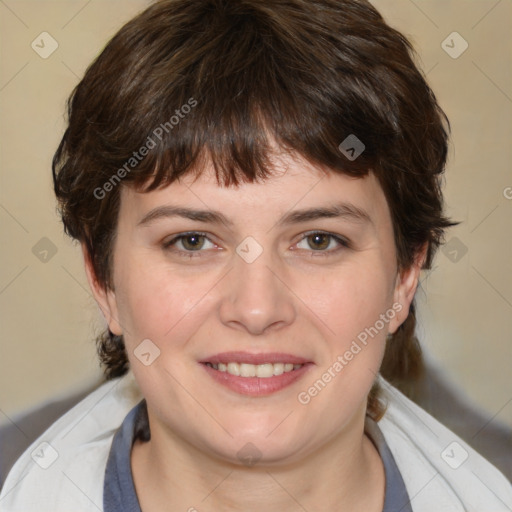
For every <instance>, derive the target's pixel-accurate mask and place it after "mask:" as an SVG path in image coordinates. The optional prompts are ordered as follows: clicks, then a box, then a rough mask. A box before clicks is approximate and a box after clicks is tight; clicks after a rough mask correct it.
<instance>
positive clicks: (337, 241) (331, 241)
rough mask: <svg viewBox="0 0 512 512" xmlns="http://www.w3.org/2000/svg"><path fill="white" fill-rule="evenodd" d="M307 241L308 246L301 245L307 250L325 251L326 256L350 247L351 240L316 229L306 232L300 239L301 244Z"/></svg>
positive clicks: (320, 252) (321, 252)
mask: <svg viewBox="0 0 512 512" xmlns="http://www.w3.org/2000/svg"><path fill="white" fill-rule="evenodd" d="M304 241H306V245H307V247H305V246H303V247H300V246H298V247H299V249H303V250H306V251H313V252H317V253H319V254H323V253H325V256H328V255H330V254H334V253H337V252H338V251H340V250H342V249H343V248H349V247H350V245H349V242H348V241H347V240H345V239H344V238H341V237H339V236H336V235H333V234H331V233H324V232H321V231H314V232H310V233H306V234H305V235H304V237H303V238H302V239H301V240H300V241H299V244H301V243H303V242H304Z"/></svg>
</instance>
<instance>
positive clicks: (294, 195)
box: [120, 155, 389, 224]
mask: <svg viewBox="0 0 512 512" xmlns="http://www.w3.org/2000/svg"><path fill="white" fill-rule="evenodd" d="M271 171H272V175H271V176H270V177H268V178H266V179H264V180H261V181H258V182H253V183H239V184H238V185H236V186H235V185H231V186H229V187H226V186H223V185H221V184H219V182H218V181H217V179H216V176H215V172H214V170H213V167H212V166H205V168H204V170H203V171H202V172H201V173H198V174H197V175H193V174H192V173H191V174H188V175H186V176H184V177H181V178H180V179H179V180H177V181H175V182H173V183H171V184H170V185H167V186H165V187H163V188H160V189H157V190H154V191H151V192H137V191H135V190H134V189H133V188H132V187H126V186H123V187H122V190H121V209H120V221H122V222H126V221H127V222H129V223H132V224H139V223H140V222H141V221H147V220H148V219H147V217H148V214H149V215H151V213H152V211H153V210H155V208H158V207H161V206H166V205H167V206H172V207H190V208H194V209H196V210H201V211H207V210H214V211H215V212H218V213H220V214H221V215H220V217H222V221H224V220H225V221H227V222H223V223H229V224H236V223H243V222H244V219H247V218H251V217H254V216H255V215H257V217H258V218H259V219H261V220H262V221H263V219H266V218H268V219H272V220H273V221H274V222H276V221H277V220H278V219H277V218H276V217H275V216H276V215H278V214H279V216H282V214H283V213H285V212H293V211H295V210H302V209H305V208H312V207H319V206H332V205H340V204H341V205H346V206H347V207H348V209H347V211H348V210H352V211H353V212H355V213H356V215H353V216H352V217H353V218H354V219H355V217H356V216H357V215H358V214H360V217H361V218H362V217H365V216H367V217H368V218H369V220H370V221H371V222H373V223H377V222H379V220H386V218H388V219H389V210H388V206H387V202H386V199H385V196H384V193H383V191H382V188H381V186H380V184H379V182H378V180H377V179H376V177H375V175H374V174H373V173H372V172H369V173H368V174H367V175H366V176H365V177H360V178H359V177H358V178H355V177H351V176H348V175H346V174H343V173H341V172H339V171H334V170H329V169H324V168H320V167H318V166H315V165H313V164H311V163H310V162H308V161H306V160H304V159H302V158H300V157H297V156H295V155H281V156H280V157H279V158H275V159H274V161H273V166H272V169H271ZM253 220H254V219H253ZM361 220H362V219H361Z"/></svg>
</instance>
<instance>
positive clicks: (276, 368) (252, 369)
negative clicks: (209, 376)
mask: <svg viewBox="0 0 512 512" xmlns="http://www.w3.org/2000/svg"><path fill="white" fill-rule="evenodd" d="M204 364H205V365H206V366H209V367H210V368H213V369H214V370H217V371H219V372H224V373H229V374H230V375H235V376H236V377H260V378H263V379H265V378H270V377H277V376H279V375H282V374H283V373H289V372H293V371H295V370H299V369H300V368H302V367H303V366H304V365H303V364H292V363H264V364H249V363H236V362H229V363H218V364H215V363H204Z"/></svg>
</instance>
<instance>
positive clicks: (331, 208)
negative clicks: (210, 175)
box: [138, 202, 373, 227]
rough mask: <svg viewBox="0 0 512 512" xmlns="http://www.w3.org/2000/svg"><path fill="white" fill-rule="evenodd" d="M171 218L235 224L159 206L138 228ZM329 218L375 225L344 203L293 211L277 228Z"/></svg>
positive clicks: (216, 215)
mask: <svg viewBox="0 0 512 512" xmlns="http://www.w3.org/2000/svg"><path fill="white" fill-rule="evenodd" d="M171 217H182V218H184V219H189V220H193V221H197V222H206V223H211V224H224V225H225V226H227V227H231V226H233V222H232V221H231V220H229V219H228V218H227V217H226V216H225V215H224V214H223V213H221V212H219V211H216V210H196V209H193V208H187V207H183V206H172V205H164V206H158V207H156V208H154V209H152V210H150V211H149V212H148V213H146V214H145V215H144V217H143V218H142V219H141V220H140V221H139V223H138V226H145V225H148V224H150V223H152V222H153V221H155V220H158V219H163V218H171ZM328 218H330V219H332V218H338V219H346V220H348V221H349V222H354V223H357V224H364V223H369V224H373V220H372V218H371V217H370V215H369V214H368V212H366V211H365V210H363V209H361V208H359V207H357V206H355V205H353V204H351V203H345V202H343V203H336V204H333V205H326V206H322V207H316V208H306V209H303V210H293V211H291V212H288V213H286V214H285V215H283V217H281V219H279V221H278V222H277V223H276V226H285V225H290V224H298V223H301V222H307V221H311V220H318V219H328Z"/></svg>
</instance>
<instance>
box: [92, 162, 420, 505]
mask: <svg viewBox="0 0 512 512" xmlns="http://www.w3.org/2000/svg"><path fill="white" fill-rule="evenodd" d="M274 162H275V165H274V168H273V170H274V174H273V176H272V177H271V178H269V179H267V180H266V181H264V182H261V183H252V184H242V185H240V186H239V187H229V188H228V187H221V186H219V185H218V184H217V182H216V180H215V178H214V175H213V174H212V172H211V169H209V170H208V169H206V170H205V172H203V173H202V174H201V175H200V176H199V178H198V179H197V180H194V179H193V177H191V176H186V177H185V178H184V179H182V180H181V181H179V182H174V183H173V184H171V185H170V186H167V187H166V188H164V189H160V190H157V191H152V192H149V193H138V192H135V191H134V190H133V189H131V188H128V187H123V190H122V193H121V208H120V215H119V222H118V231H117V238H116V240H115V246H114V258H113V262H114V272H113V282H114V290H105V289H103V288H102V287H101V286H100V285H99V284H98V282H97V281H96V280H95V278H94V273H93V271H92V268H91V265H90V263H89V260H88V257H87V254H86V253H85V251H84V256H85V263H86V270H87V276H88V279H89V282H90V285H91V288H92V290H93V292H94V294H95V297H96V299H97V301H98V304H99V305H100V307H101V309H102V312H103V314H104V316H105V318H106V320H107V322H108V325H109V327H110V329H111V330H112V331H113V332H114V333H116V334H123V335H124V339H125V343H126V347H127V351H128V355H129V359H130V363H131V367H132V370H133V372H134V374H135V377H136V380H137V382H138V384H139V386H140V388H141V390H142V393H143V394H144V396H145V397H146V400H147V404H148V414H149V420H150V428H151V441H149V442H148V443H139V442H137V443H136V444H135V445H134V448H133V451H132V471H133V475H134V481H135V485H136V490H137V494H138V496H139V501H140V503H141V506H142V509H143V510H144V511H145V512H147V511H152V510H164V509H165V510H174V509H181V510H188V509H190V508H191V507H196V509H197V510H201V511H207V510H212V511H213V510H262V509H263V510H266V511H274V510H275V511H278V510H279V511H283V510H299V509H300V506H303V507H304V508H305V509H306V510H308V511H313V510H325V509H326V508H327V507H331V509H333V510H338V509H340V503H343V504H344V508H343V510H367V511H369V512H371V511H374V510H375V511H381V510H382V505H383V498H384V472H383V467H382V463H381V460H380V457H379V456H378V453H377V452H376V450H375V448H374V446H373V444H372V443H371V441H369V439H368V438H367V437H366V436H365V435H364V432H363V428H364V417H365V410H366V399H367V395H368V392H369V390H370V388H371V386H372V383H373V381H374V379H375V376H376V374H377V373H378V369H379V366H380V363H381V361H382V357H383V353H384V348H385V343H386V335H387V334H388V332H389V333H392V332H394V331H395V330H396V329H397V328H398V327H399V325H400V324H401V323H402V322H403V321H404V320H405V318H406V317H407V314H408V309H409V305H410V303H411V301H412V299H413V297H414V292H415V290H416V286H417V282H418V277H419V272H420V268H421V262H422V255H423V254H424V253H422V255H419V256H418V260H417V263H416V264H415V265H414V266H412V267H411V268H410V269H407V270H406V271H403V272H400V273H398V272H397V264H396V252H395V247H394V239H393V227H392V223H391V217H390V212H389V209H388V206H387V203H386V200H385V196H384V194H383V192H382V189H381V188H380V185H379V184H378V181H377V180H376V178H375V177H374V175H373V174H372V173H370V174H369V175H368V176H367V177H365V178H362V179H361V178H358V179H354V178H350V177H348V176H345V175H340V174H334V173H332V172H329V171H326V170H321V169H319V168H316V167H314V166H312V165H311V164H310V163H308V162H306V161H304V160H302V159H300V158H298V157H293V156H291V155H289V154H284V153H282V154H280V155H278V156H276V157H275V160H274ZM339 202H346V203H351V204H352V205H354V206H356V207H358V208H360V209H362V210H365V211H366V212H367V214H368V215H369V217H370V221H369V222H362V221H361V220H359V219H354V218H351V217H343V218H320V219H316V220H309V221H306V222H300V223H294V224H290V225H283V226H280V225H278V220H279V219H280V218H281V217H282V216H283V215H285V214H287V213H289V212H290V211H294V210H298V209H305V208H312V207H325V206H328V205H331V204H334V203H339ZM170 204H172V205H177V206H185V207H189V208H195V209H201V210H217V211H220V212H221V213H223V214H224V215H225V216H226V217H227V218H228V219H229V220H230V221H232V223H233V225H232V226H226V225H224V224H213V223H206V222H198V221H193V220H189V219H184V218H180V217H172V218H158V219H154V220H153V221H151V222H149V223H147V224H144V225H139V222H140V221H141V219H142V218H143V217H144V216H145V215H146V214H147V213H148V212H149V211H150V210H152V209H154V208H156V207H159V206H162V205H170ZM187 231H199V232H205V233H206V234H207V239H200V240H199V243H198V240H197V239H195V240H192V242H194V241H195V244H196V245H195V246H194V245H191V240H190V238H189V239H188V242H189V243H188V244H187V243H186V242H187V241H186V240H182V241H181V242H177V243H176V244H175V245H171V246H169V247H167V248H164V247H163V245H164V243H165V242H167V241H169V240H171V239H173V238H174V236H176V235H178V234H181V233H183V232H187ZM317 231H321V232H327V233H332V234H334V235H337V236H340V237H344V238H345V239H348V241H349V247H348V248H346V247H343V246H341V245H340V244H339V243H337V242H336V240H335V239H332V238H329V237H326V238H323V239H322V238H321V239H315V237H313V236H309V237H305V235H306V234H311V232H317ZM249 236H250V237H252V238H254V239H255V240H256V241H257V243H258V244H259V246H260V247H261V248H262V249H263V252H262V253H261V254H260V255H259V256H258V257H257V258H256V259H255V260H254V261H253V262H252V263H247V262H246V261H245V260H244V259H243V258H242V257H240V256H239V255H238V254H237V252H236V249H237V246H239V244H240V243H241V242H242V241H244V239H245V238H246V237H249ZM183 244H185V245H183ZM201 244H202V245H201ZM197 246H198V247H199V249H200V250H199V252H198V249H196V250H195V252H193V250H194V247H197ZM191 247H192V249H191ZM186 249H189V251H188V253H187V254H184V255H181V256H180V255H179V254H178V251H179V250H181V251H182V252H184V251H186ZM190 254H193V257H191V256H190ZM198 254H200V256H197V255H198ZM393 304H395V309H396V305H397V304H399V305H400V306H401V310H400V311H399V312H395V315H394V316H393V318H392V319H390V320H389V321H388V322H386V323H385V326H384V328H382V329H381V330H380V331H379V333H378V335H376V336H374V337H373V338H370V340H369V342H368V344H367V345H366V346H364V347H363V348H362V350H361V351H360V352H359V353H357V355H355V356H354V357H353V359H352V360H351V361H349V362H348V364H346V365H345V366H344V367H343V369H342V370H341V371H339V372H337V373H336V376H335V377H334V378H332V379H331V381H330V382H329V383H328V384H327V385H326V386H325V387H324V388H323V389H322V390H321V392H319V393H318V394H317V395H316V396H314V397H313V398H312V399H311V400H310V401H309V403H307V404H303V403H300V402H299V400H298V398H297V397H298V394H299V393H300V392H302V391H307V389H308V388H309V387H310V386H311V385H312V384H313V383H314V382H315V381H317V380H318V379H319V378H320V377H321V376H322V374H323V373H324V372H325V371H326V370H327V369H328V368H329V367H332V366H333V363H334V362H335V361H336V360H337V357H338V356H339V355H342V354H344V353H345V352H346V351H347V349H349V348H350V346H351V343H352V341H353V340H355V339H356V337H357V335H358V334H359V333H361V332H362V331H364V329H365V328H368V327H370V326H374V325H375V323H376V321H377V320H378V319H379V318H380V315H381V314H383V313H385V312H386V311H389V310H390V309H392V307H393ZM144 339H150V340H151V342H152V343H154V345H156V346H157V347H158V348H159V350H160V356H159V357H158V358H157V359H155V360H154V362H153V363H152V364H151V365H149V366H145V365H144V364H142V363H141V362H140V361H139V360H138V359H137V358H136V357H135V355H134V350H135V349H136V348H137V346H138V345H139V344H140V343H141V341H142V340H144ZM235 350H236V351H247V352H250V353H262V352H267V353H268V352H284V353H288V354H293V355H297V356H301V357H304V358H306V359H307V360H309V361H311V362H312V363H313V365H311V367H310V368H309V370H308V372H307V373H306V374H305V375H304V376H303V377H302V378H301V379H299V380H298V381H296V382H294V383H293V384H292V385H290V386H288V387H287V388H285V389H282V390H280V391H278V392H277V393H274V394H271V395H269V396H259V397H249V396H246V395H242V394H239V393H236V392H234V391H232V390H230V389H227V388H225V387H223V386H221V385H220V384H218V383H217V382H216V381H215V380H213V379H212V378H211V377H210V376H209V375H208V374H207V372H206V371H205V369H204V367H203V365H201V364H200V363H199V361H201V360H204V359H207V358H208V356H212V355H214V354H217V353H220V352H225V351H235ZM247 443H252V445H254V446H255V447H256V449H257V452H256V453H258V457H260V459H259V461H258V462H257V463H256V464H255V465H252V466H248V465H246V464H244V462H243V461H242V460H241V459H240V456H239V455H237V454H238V452H239V451H240V450H241V449H242V448H243V447H244V446H246V445H247ZM299 504H300V506H299Z"/></svg>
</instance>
